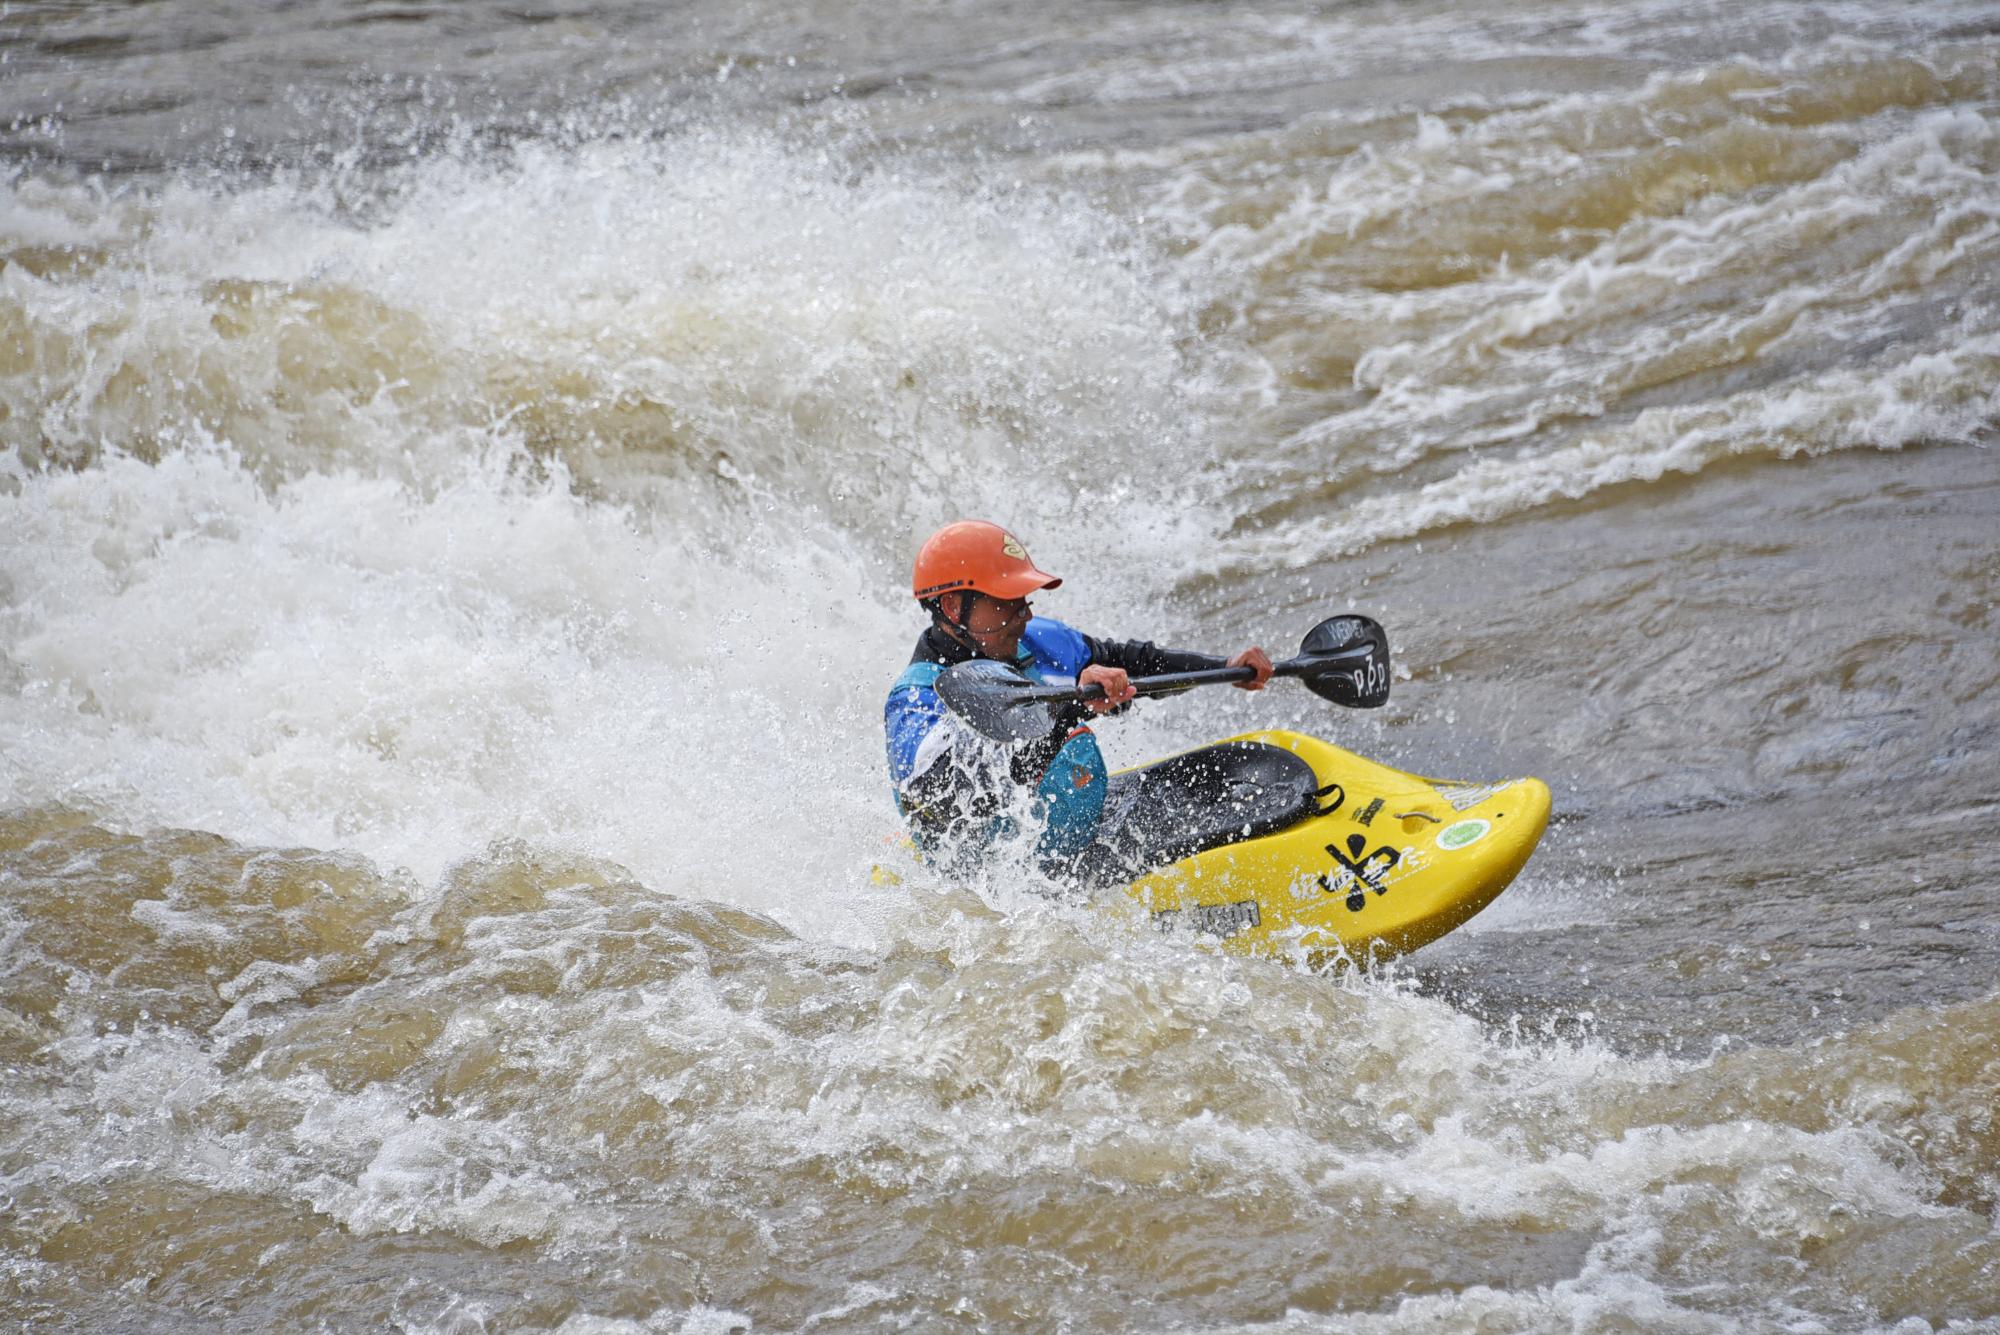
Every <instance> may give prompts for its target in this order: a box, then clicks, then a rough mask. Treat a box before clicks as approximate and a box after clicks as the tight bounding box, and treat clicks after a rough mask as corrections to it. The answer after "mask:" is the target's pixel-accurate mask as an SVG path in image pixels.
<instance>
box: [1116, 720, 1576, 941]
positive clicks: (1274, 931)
mask: <svg viewBox="0 0 2000 1335" xmlns="http://www.w3.org/2000/svg"><path fill="white" fill-rule="evenodd" d="M1548 820H1549V789H1548V785H1547V784H1544V783H1543V782H1542V781H1541V780H1540V779H1528V778H1522V779H1507V780H1503V781H1501V782H1498V783H1486V784H1474V783H1460V782H1454V781H1450V780H1444V779H1426V778H1421V777H1419V776H1417V775H1415V774H1406V773H1404V772H1403V771H1401V770H1396V769H1391V768H1389V767H1388V766H1387V765H1380V764H1377V763H1375V762H1374V761H1372V760H1367V759H1365V758H1363V757H1361V756H1357V755H1355V754H1354V753H1353V752H1351V751H1344V750H1342V749H1341V748H1339V747H1337V746H1332V745H1330V744H1328V743H1326V742H1322V741H1320V740H1318V739H1317V738H1314V737H1307V736H1304V735H1302V734H1300V733H1295V732H1278V731H1271V732H1252V733H1245V734H1243V735H1242V736H1240V737H1232V738H1230V739H1229V740H1227V741H1224V742H1219V743H1217V744H1215V745H1213V746H1207V747H1202V748H1200V749H1199V750H1195V751H1189V752H1186V753H1183V754H1182V755H1178V756H1171V757H1168V758H1167V759H1165V760H1162V761H1157V762H1155V763H1153V764H1151V765H1145V766H1141V767H1139V768H1137V769H1132V770H1123V771H1120V772H1119V773H1117V774H1114V775H1112V777H1111V793H1110V796H1109V798H1108V799H1107V803H1106V825H1105V833H1104V834H1102V835H1100V841H1101V842H1104V843H1106V844H1108V845H1109V846H1111V847H1113V848H1118V849H1121V850H1122V852H1123V855H1124V856H1125V858H1126V869H1127V870H1131V871H1137V872H1139V874H1138V875H1137V876H1136V878H1135V879H1133V880H1132V881H1131V882H1130V884H1129V886H1128V887H1127V889H1126V893H1127V894H1129V895H1130V896H1131V897H1132V898H1133V899H1134V900H1136V901H1137V902H1138V904H1139V905H1140V906H1141V907H1142V908H1143V909H1144V910H1145V912H1146V913H1147V914H1149V915H1150V917H1151V919H1152V921H1153V923H1154V924H1155V925H1156V926H1158V927H1159V928H1161V929H1162V930H1167V931H1176V932H1189V933H1193V934H1195V935H1198V936H1204V937H1211V938H1219V939H1220V940H1221V941H1222V943H1223V945H1224V946H1225V947H1226V948H1228V949H1230V950H1237V951H1242V952H1245V953H1249V954H1263V955H1279V956H1285V957H1289V958H1297V957H1299V956H1300V955H1303V956H1304V957H1305V958H1306V959H1308V960H1309V961H1311V962H1313V963H1315V964H1318V963H1323V962H1325V961H1327V960H1328V959H1331V958H1339V957H1346V958H1349V959H1354V960H1363V961H1365V960H1367V959H1371V958H1373V959H1381V958H1386V957H1388V956H1390V955H1398V954H1403V953H1405V952H1407V951H1411V950H1415V949H1416V948H1417V947H1419V946H1422V945H1426V944H1428V943H1429V942H1432V941H1435V940H1437V939H1438V938H1439V937H1441V936H1443V935H1444V934H1445V933H1446V932H1449V931H1451V930H1452V929H1453V928H1454V927H1457V926H1459V925H1460V924H1461V923H1463V922H1465V921H1466V920H1467V919H1468V918H1470V917H1472V916H1473V915H1474V914H1475V913H1478V912H1479V910H1481V909H1483V908H1485V907H1486V906H1487V905H1488V904H1490V903H1492V902H1493V899H1494V897H1495V896H1497V895H1498V894H1499V893H1500V892H1501V891H1502V890H1504V889H1506V888H1507V885H1508V883H1509V882H1511V881H1512V880H1513V879H1514V877H1515V875H1516V874H1518V873H1519V872H1520V870H1521V868H1522V867H1523V866H1524V865H1526V863H1527V861H1528V857H1529V855H1530V854H1532V853H1533V852H1534V851H1535V845H1536V843H1537V842H1539V841H1540V839H1541V837H1542V831H1543V830H1544V829H1546V828H1547V826H1548ZM1168 857H1171V858H1172V860H1171V861H1165V859H1166V858H1168ZM1147 863H1151V864H1152V865H1151V867H1150V868H1147V867H1145V865H1144V864H1147ZM1162 864H1164V865H1162Z"/></svg>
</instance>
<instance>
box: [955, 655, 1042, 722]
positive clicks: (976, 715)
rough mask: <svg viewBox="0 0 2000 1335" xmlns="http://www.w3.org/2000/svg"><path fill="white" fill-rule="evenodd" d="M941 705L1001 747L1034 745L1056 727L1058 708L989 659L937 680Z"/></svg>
mask: <svg viewBox="0 0 2000 1335" xmlns="http://www.w3.org/2000/svg"><path fill="white" fill-rule="evenodd" d="M936 690H937V693H938V699H940V700H942V701H944V706H945V708H946V709H949V710H950V711H951V712H952V713H954V714H956V715H958V716H959V717H960V718H962V719H964V720H965V722H966V724H967V725H968V726H969V727H971V729H972V730H973V731H974V732H976V733H979V734H980V735H981V736H984V737H991V738H992V739H993V740H994V741H996V742H1031V741H1034V740H1035V739H1036V738H1038V737H1046V736H1048V735H1049V733H1050V732H1051V731H1053V730H1054V728H1055V726H1056V718H1055V712H1054V708H1055V707H1054V705H1053V704H1052V703H1051V702H1050V701H1048V700H1047V699H1043V698H1038V696H1037V695H1036V694H1035V692H1036V691H1037V690H1038V688H1037V687H1036V685H1035V683H1034V682H1032V681H1029V680H1028V679H1027V678H1026V677H1024V676H1022V675H1021V673H1020V671H1019V670H1018V669H1016V668H1012V667H1009V666H1008V665H1007V664H1005V663H1000V662H996V661H994V660H993V659H990V658H974V659H971V660H969V661H967V662H964V663H954V664H952V665H951V666H950V667H948V668H946V669H945V670H944V671H943V672H941V673H939V674H938V679H937V686H936Z"/></svg>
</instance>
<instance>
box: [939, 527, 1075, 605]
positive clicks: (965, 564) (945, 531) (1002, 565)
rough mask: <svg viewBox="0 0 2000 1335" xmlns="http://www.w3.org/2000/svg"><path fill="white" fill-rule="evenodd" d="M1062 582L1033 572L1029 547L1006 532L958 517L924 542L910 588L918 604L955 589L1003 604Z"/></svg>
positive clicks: (1051, 576) (1033, 564)
mask: <svg viewBox="0 0 2000 1335" xmlns="http://www.w3.org/2000/svg"><path fill="white" fill-rule="evenodd" d="M1061 583H1062V581H1061V580H1059V579H1057V578H1056V577H1055V576H1054V575H1051V574H1047V573H1045V572H1043V571H1040V570H1037V569H1036V568H1035V563H1034V562H1033V561H1031V560H1029V559H1028V549H1027V548H1026V547H1023V546H1022V545H1021V540H1020V539H1019V538H1017V537H1015V536H1014V535H1013V534H1011V533H1009V532H1008V531H1007V530H1006V529H1004V528H1001V527H1000V526H999V525H998V524H989V523H987V522H986V521H985V520H983V519H961V520H959V521H958V522H957V523H955V524H946V525H945V526H944V527H943V528H941V529H939V530H938V531H937V532H935V533H933V534H931V535H930V537H929V538H927V539H925V540H924V545H923V548H922V549H921V550H920V551H918V553H917V568H916V572H915V574H914V575H913V576H912V577H911V580H910V589H911V591H912V592H913V593H915V594H916V596H917V601H919V602H928V601H929V600H930V599H932V598H935V597H937V596H938V595H939V594H944V593H950V592H952V591H953V590H954V589H971V590H972V591H973V592H974V593H983V594H985V595H986V596H987V597H989V598H998V599H1000V600H1002V601H1006V600H1008V599H1012V598H1025V597H1027V596H1028V595H1029V594H1031V593H1033V592H1034V591H1035V590H1036V589H1053V588H1055V587H1056V586H1057V585H1058V584H1061Z"/></svg>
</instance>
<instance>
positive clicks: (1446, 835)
mask: <svg viewBox="0 0 2000 1335" xmlns="http://www.w3.org/2000/svg"><path fill="white" fill-rule="evenodd" d="M1492 829H1493V822H1492V821H1490V820H1462V821H1460V822H1458V823H1457V824H1456V825H1447V826H1445V827H1444V828H1443V829H1442V830H1439V831H1438V847H1439V848H1442V849H1443V850H1444V851H1445V852H1447V853H1456V852H1457V851H1458V850H1459V849H1461V848H1469V847H1471V846H1472V845H1473V844H1476V843H1478V842H1479V841H1480V840H1481V839H1484V838H1485V837H1486V836H1487V834H1489V833H1490V832H1491V831H1492Z"/></svg>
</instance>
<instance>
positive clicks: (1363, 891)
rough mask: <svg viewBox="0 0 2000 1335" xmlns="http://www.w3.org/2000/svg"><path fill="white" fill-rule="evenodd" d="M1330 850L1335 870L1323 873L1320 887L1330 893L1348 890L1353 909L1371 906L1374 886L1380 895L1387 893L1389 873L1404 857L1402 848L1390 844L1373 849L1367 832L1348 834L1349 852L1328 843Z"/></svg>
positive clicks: (1319, 881) (1350, 908) (1351, 908)
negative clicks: (1369, 849) (1370, 892)
mask: <svg viewBox="0 0 2000 1335" xmlns="http://www.w3.org/2000/svg"><path fill="white" fill-rule="evenodd" d="M1326 851H1327V854H1328V856H1330V857H1331V858H1332V859H1333V861H1334V870H1333V871H1332V872H1330V873H1329V872H1321V873H1320V874H1319V877H1318V878H1317V879H1318V883H1319V888H1320V889H1322V890H1324V891H1326V893H1328V894H1329V895H1337V894H1341V893H1343V892H1345V893H1346V895H1347V909H1348V912H1350V913H1359V912H1361V910H1362V909H1364V908H1367V907H1368V892H1369V891H1370V890H1373V891H1374V892H1375V893H1376V894H1378V895H1381V894H1387V893H1388V891H1389V873H1390V872H1392V871H1394V870H1395V869H1396V865H1397V864H1398V863H1400V862H1401V861H1402V860H1403V854H1402V852H1401V850H1399V849H1394V848H1391V847H1389V845H1387V844H1384V845H1382V846H1381V847H1380V848H1378V849H1376V850H1375V851H1374V852H1372V853H1371V852H1369V851H1368V836H1367V835H1365V834H1350V835H1348V836H1347V848H1346V851H1345V852H1343V851H1342V850H1341V846H1340V845H1339V844H1328V845H1327V846H1326Z"/></svg>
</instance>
